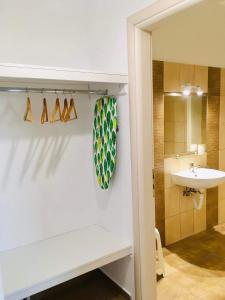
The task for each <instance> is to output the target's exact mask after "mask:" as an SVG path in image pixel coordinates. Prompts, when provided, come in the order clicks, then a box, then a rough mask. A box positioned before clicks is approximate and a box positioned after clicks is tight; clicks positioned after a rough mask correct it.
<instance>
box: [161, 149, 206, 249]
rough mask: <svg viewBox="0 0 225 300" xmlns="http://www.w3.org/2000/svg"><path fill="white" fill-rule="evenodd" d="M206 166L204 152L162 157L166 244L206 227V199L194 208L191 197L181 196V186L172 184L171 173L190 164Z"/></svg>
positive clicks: (186, 167) (188, 166)
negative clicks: (199, 207) (197, 208)
mask: <svg viewBox="0 0 225 300" xmlns="http://www.w3.org/2000/svg"><path fill="white" fill-rule="evenodd" d="M191 163H194V164H196V165H201V166H203V167H204V166H206V154H203V155H187V156H182V157H179V158H175V157H171V158H165V159H164V186H165V188H164V197H165V237H166V245H169V244H172V243H174V242H177V241H179V240H181V239H184V238H186V237H188V236H191V235H193V234H195V233H198V232H201V231H203V230H205V229H206V199H205V201H204V205H203V207H202V209H201V210H196V209H195V208H194V205H193V199H192V198H191V197H185V196H183V187H179V186H176V185H174V184H173V182H172V178H171V174H172V173H175V172H178V171H181V170H185V169H188V168H190V164H191Z"/></svg>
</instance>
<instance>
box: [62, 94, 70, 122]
mask: <svg viewBox="0 0 225 300" xmlns="http://www.w3.org/2000/svg"><path fill="white" fill-rule="evenodd" d="M68 109H69V107H68V101H67V98H65V99H64V106H63V111H62V121H63V122H66V121H67V120H66V116H67V113H68Z"/></svg>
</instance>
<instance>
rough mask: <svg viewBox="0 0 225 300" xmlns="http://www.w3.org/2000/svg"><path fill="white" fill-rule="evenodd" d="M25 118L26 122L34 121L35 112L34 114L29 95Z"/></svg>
mask: <svg viewBox="0 0 225 300" xmlns="http://www.w3.org/2000/svg"><path fill="white" fill-rule="evenodd" d="M23 119H24V121H25V122H31V123H33V121H34V118H33V114H32V109H31V101H30V98H29V97H27V108H26V112H25V115H24V118H23Z"/></svg>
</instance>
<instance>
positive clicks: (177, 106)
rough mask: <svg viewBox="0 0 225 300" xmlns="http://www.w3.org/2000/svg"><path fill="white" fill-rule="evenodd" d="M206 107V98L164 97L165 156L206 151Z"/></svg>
mask: <svg viewBox="0 0 225 300" xmlns="http://www.w3.org/2000/svg"><path fill="white" fill-rule="evenodd" d="M206 105H207V98H206V96H197V95H190V96H188V97H184V96H183V95H182V94H177V95H176V96H172V95H169V94H168V95H164V153H165V155H177V154H179V155H180V154H185V153H189V152H198V153H202V152H204V151H205V144H206V107H207V106H206Z"/></svg>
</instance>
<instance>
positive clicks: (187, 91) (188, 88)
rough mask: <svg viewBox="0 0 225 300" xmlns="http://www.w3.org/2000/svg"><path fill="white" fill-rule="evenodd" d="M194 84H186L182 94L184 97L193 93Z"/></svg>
mask: <svg viewBox="0 0 225 300" xmlns="http://www.w3.org/2000/svg"><path fill="white" fill-rule="evenodd" d="M191 92H192V86H191V85H190V84H185V85H184V86H183V89H182V94H183V96H184V97H188V96H190V95H191Z"/></svg>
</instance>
